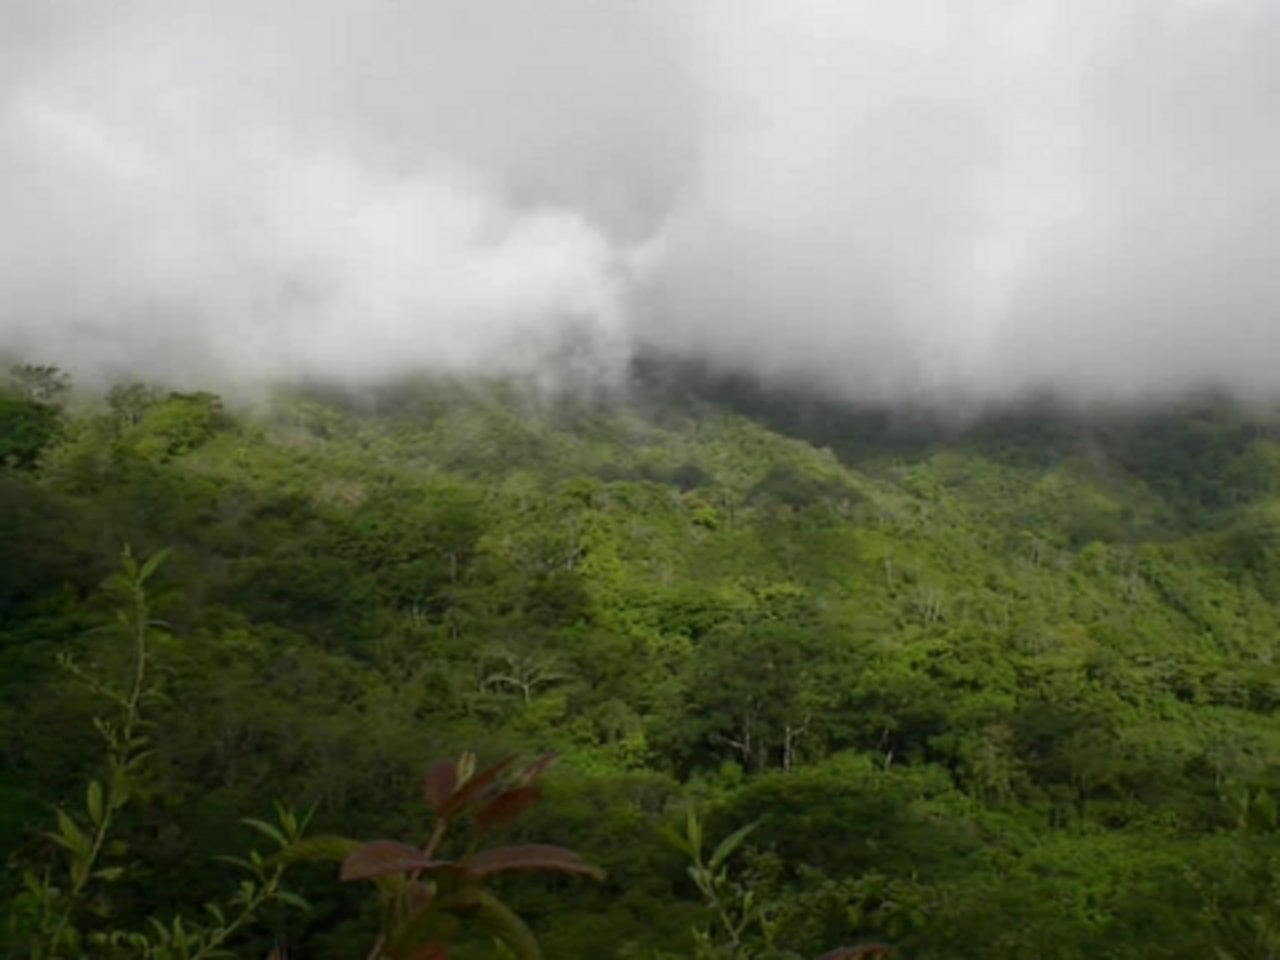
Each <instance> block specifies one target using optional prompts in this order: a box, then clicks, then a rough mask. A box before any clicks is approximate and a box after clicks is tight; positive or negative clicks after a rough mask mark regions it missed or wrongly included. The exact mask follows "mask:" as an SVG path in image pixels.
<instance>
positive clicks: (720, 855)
mask: <svg viewBox="0 0 1280 960" xmlns="http://www.w3.org/2000/svg"><path fill="white" fill-rule="evenodd" d="M758 826H760V821H759V820H756V821H755V822H753V823H748V824H747V825H746V826H745V827H741V828H739V829H738V830H735V831H734V832H733V833H731V834H729V835H728V836H727V837H725V838H724V839H723V840H721V841H720V843H719V844H718V845H717V846H716V849H715V852H714V853H712V854H711V859H710V860H708V861H707V866H708V867H710V868H711V869H712V870H713V871H714V870H718V869H719V868H720V867H721V866H722V865H723V864H724V862H725V861H726V860H728V859H729V857H731V856H732V855H733V851H735V850H737V849H738V847H739V846H741V845H742V841H743V840H745V839H747V836H748V835H749V834H750V833H751V831H752V830H754V829H755V828H756V827H758Z"/></svg>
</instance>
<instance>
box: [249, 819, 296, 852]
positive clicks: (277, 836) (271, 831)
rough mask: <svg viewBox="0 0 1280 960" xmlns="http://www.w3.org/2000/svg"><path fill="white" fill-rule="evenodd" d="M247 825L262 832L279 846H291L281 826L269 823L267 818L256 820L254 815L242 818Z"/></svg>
mask: <svg viewBox="0 0 1280 960" xmlns="http://www.w3.org/2000/svg"><path fill="white" fill-rule="evenodd" d="M240 822H241V823H243V824H244V825H245V826H246V827H252V828H253V829H254V830H257V831H258V832H259V833H260V834H262V835H263V836H265V837H267V838H268V839H270V840H272V841H274V842H275V844H276V846H278V847H281V848H283V847H287V846H289V841H288V840H287V839H285V835H284V834H283V833H281V832H280V830H279V828H277V827H275V826H273V825H272V824H270V823H267V822H266V821H265V820H255V819H254V818H253V817H243V818H241V820H240Z"/></svg>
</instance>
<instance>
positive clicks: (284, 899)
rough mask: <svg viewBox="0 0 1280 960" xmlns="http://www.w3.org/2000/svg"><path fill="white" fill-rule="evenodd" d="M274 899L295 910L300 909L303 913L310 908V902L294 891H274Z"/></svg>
mask: <svg viewBox="0 0 1280 960" xmlns="http://www.w3.org/2000/svg"><path fill="white" fill-rule="evenodd" d="M276 899H277V900H279V901H280V902H281V903H283V904H285V905H287V906H290V907H293V908H294V909H296V910H301V911H302V912H303V913H305V912H306V911H308V910H310V909H311V904H309V903H307V901H306V900H304V899H302V897H300V896H298V895H297V894H296V893H291V892H290V891H288V890H278V891H276Z"/></svg>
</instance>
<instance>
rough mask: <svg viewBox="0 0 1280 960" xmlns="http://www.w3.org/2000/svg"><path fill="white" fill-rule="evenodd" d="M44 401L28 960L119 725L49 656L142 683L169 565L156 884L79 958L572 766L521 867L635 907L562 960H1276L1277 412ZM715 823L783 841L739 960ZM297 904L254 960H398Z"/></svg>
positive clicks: (7, 422)
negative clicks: (479, 771)
mask: <svg viewBox="0 0 1280 960" xmlns="http://www.w3.org/2000/svg"><path fill="white" fill-rule="evenodd" d="M46 374H47V372H46ZM50 376H51V375H45V376H43V377H42V376H40V375H39V372H38V371H37V372H34V373H33V372H31V371H28V372H27V374H26V375H20V376H16V377H15V379H14V380H13V382H12V383H11V384H10V386H9V387H8V388H7V392H6V393H5V394H4V395H3V396H2V397H0V460H2V461H3V464H4V466H3V468H2V469H0V542H3V544H4V550H3V553H2V554H0V685H2V686H3V696H2V697H0V704H2V706H0V849H3V850H4V851H6V852H7V857H8V859H9V863H10V869H9V870H8V871H7V872H6V879H5V881H4V884H5V889H3V890H0V896H2V897H5V898H7V899H9V900H10V901H12V903H14V904H17V905H18V906H17V907H15V908H13V909H11V910H10V913H11V914H13V915H14V916H16V917H18V919H17V920H12V923H13V924H16V925H15V926H11V927H10V936H9V943H10V944H11V947H10V949H11V951H13V952H12V953H11V955H13V956H23V957H26V956H32V955H33V954H32V953H30V952H29V950H28V948H27V947H26V946H24V945H23V941H22V938H21V937H20V936H19V935H18V934H19V933H20V932H21V931H22V930H24V929H26V927H23V926H22V924H23V923H26V922H27V921H26V920H23V919H22V910H21V909H19V908H20V907H21V906H22V902H23V897H22V894H21V889H22V881H21V876H22V872H23V870H24V869H35V870H37V871H38V870H40V869H42V868H43V865H44V864H46V863H50V862H54V853H53V849H52V846H51V844H50V843H49V842H48V840H47V838H46V836H45V835H46V834H47V832H48V831H49V830H50V829H52V825H53V823H54V818H53V814H52V812H51V810H50V806H51V805H64V806H66V807H67V809H69V810H79V809H80V807H81V806H83V802H82V799H81V797H82V794H83V792H84V784H85V782H86V781H87V780H88V779H89V778H92V777H94V776H98V775H99V767H100V764H101V762H102V761H101V760H100V754H101V750H100V748H99V746H98V743H97V741H96V740H95V737H94V733H93V724H92V717H93V715H94V714H95V713H99V712H101V710H102V709H103V707H102V703H101V700H100V698H98V697H95V695H94V694H93V693H92V691H90V690H87V689H86V688H85V686H84V685H83V684H82V683H77V682H75V680H74V678H73V677H71V676H70V675H69V674H68V673H67V671H66V670H65V669H60V668H59V667H58V666H57V662H56V657H57V655H59V654H64V655H70V656H73V657H74V658H75V659H76V662H78V663H80V664H82V665H83V666H84V668H85V669H86V670H89V671H100V672H101V674H102V675H106V676H110V675H112V671H115V670H118V669H121V668H122V664H123V663H124V658H125V657H126V653H125V652H124V651H123V649H122V648H120V646H119V644H117V643H115V642H114V641H112V640H111V639H110V635H108V634H102V633H95V632H93V628H94V627H95V625H97V624H98V623H100V622H101V621H102V619H103V617H104V615H105V614H106V613H108V612H109V610H110V609H111V604H110V600H109V598H108V597H104V595H103V593H102V592H101V591H100V589H99V585H100V584H101V582H102V581H103V579H104V578H106V577H107V576H108V575H110V574H111V573H112V572H113V571H114V570H116V569H117V567H118V566H119V559H120V551H121V547H122V544H125V543H128V544H131V545H132V548H133V550H134V552H135V553H136V554H137V555H139V556H145V555H150V554H152V553H153V552H155V551H157V550H159V549H161V548H170V549H171V550H172V554H171V556H170V558H169V559H168V561H167V562H166V563H165V564H164V566H163V567H162V568H161V569H160V570H159V572H158V573H157V574H156V577H155V580H154V581H153V585H152V597H153V601H154V603H155V605H156V606H157V608H159V610H160V611H161V615H162V616H163V618H164V619H165V621H167V623H168V624H169V625H170V629H171V631H172V632H171V634H166V635H165V639H164V640H163V642H161V643H160V644H159V645H158V646H157V647H156V649H155V651H154V672H155V676H156V677H157V681H156V682H157V683H158V684H159V685H160V687H161V689H162V692H163V697H162V698H157V699H156V702H155V703H154V704H152V705H150V706H149V707H148V709H149V710H150V711H151V716H152V717H153V718H154V727H153V728H152V733H151V738H152V741H153V747H154V753H153V754H152V755H151V756H150V757H149V758H148V759H147V772H146V774H145V777H144V778H143V779H142V781H141V784H142V785H141V786H140V787H139V790H138V795H137V797H136V798H135V800H134V801H133V802H131V804H130V806H129V808H128V809H127V810H126V811H125V812H124V813H122V815H121V822H120V829H121V830H122V836H123V838H124V840H125V841H126V842H127V847H125V848H122V849H119V850H116V851H114V852H112V857H113V858H114V859H113V862H117V863H119V864H121V865H122V866H124V867H125V868H126V869H125V870H124V872H123V875H122V876H121V877H120V878H118V879H115V880H113V881H112V883H111V885H110V886H111V889H110V891H109V894H104V897H105V898H106V899H105V900H104V901H103V903H102V905H101V906H102V910H101V911H100V912H101V913H103V914H107V912H108V904H109V911H110V912H109V915H107V916H101V917H95V916H94V913H93V911H92V910H89V911H87V912H86V913H84V915H83V916H81V917H80V918H79V920H78V922H80V923H83V924H84V925H86V926H90V927H91V926H93V925H94V924H99V925H107V926H112V927H128V926H130V925H132V926H135V927H136V926H141V925H142V924H143V923H144V921H145V918H146V917H147V916H151V915H155V916H159V917H162V918H164V917H169V916H172V915H173V914H174V913H175V912H178V913H182V912H186V913H187V914H188V915H191V916H194V915H195V914H197V913H198V912H199V910H200V905H201V904H202V903H203V902H204V901H205V900H207V899H209V898H210V897H214V896H216V895H217V894H218V893H219V891H220V890H222V889H224V888H225V887H226V886H227V885H228V883H230V882H232V879H229V878H234V875H235V868H233V867H230V866H227V865H224V864H221V863H219V862H218V861H216V860H215V859H214V858H215V857H216V856H218V855H221V854H236V853H239V852H241V851H242V850H243V849H245V848H246V846H247V845H248V844H249V843H250V841H251V839H252V837H251V835H250V833H249V832H248V831H245V830H241V828H240V827H238V826H237V823H238V820H239V818H241V817H246V816H254V817H258V816H263V815H264V814H268V813H269V812H270V810H271V805H272V803H273V801H277V800H278V801H281V802H284V803H287V804H290V805H293V806H295V807H299V808H306V807H308V806H310V805H311V804H315V805H316V813H315V819H314V824H315V829H317V830H319V831H320V832H322V833H324V832H330V831H336V832H342V833H345V834H349V835H353V836H361V837H375V836H394V837H402V836H403V837H415V836H417V835H418V834H421V833H424V832H427V831H429V822H428V821H426V819H425V816H424V814H423V813H422V811H421V799H420V788H419V783H420V780H421V776H422V771H423V770H424V768H425V767H426V765H427V764H428V763H429V762H430V761H431V760H433V759H435V758H437V757H441V756H447V757H453V756H458V755H460V754H461V753H463V752H464V751H466V750H474V751H476V752H477V753H478V754H479V755H480V756H481V757H482V758H493V759H496V758H498V757H500V756H504V755H506V754H510V753H515V754H518V755H521V756H528V757H532V756H536V755H538V754H541V753H543V752H546V751H555V752H557V753H558V754H559V755H560V759H559V762H558V763H557V765H556V767H555V768H554V769H553V770H552V771H551V772H550V773H549V774H548V775H547V778H546V787H547V795H546V798H545V800H544V802H543V803H542V804H541V805H539V806H538V807H537V808H536V809H535V810H534V811H532V812H531V813H530V814H529V815H528V817H526V819H525V820H523V821H521V823H520V825H519V826H518V827H512V828H509V831H510V834H511V836H513V837H516V838H520V837H524V836H526V835H527V836H528V837H536V838H539V839H546V840H549V841H551V842H555V843H560V844H565V845H567V846H571V847H573V848H574V849H576V850H578V851H579V852H580V853H581V854H582V855H583V856H584V857H586V858H587V859H589V860H590V861H592V862H593V863H597V864H599V865H600V866H602V867H603V868H605V869H606V870H607V871H608V879H607V880H606V881H605V882H604V883H602V884H598V885H596V884H590V883H577V882H568V881H565V880H561V879H554V880H540V879H538V878H536V877H532V876H530V877H523V878H520V879H519V880H518V881H515V882H511V883H510V884H509V885H504V886H503V891H504V895H506V896H507V898H508V902H510V903H511V904H512V905H513V906H514V907H515V908H516V909H517V911H518V912H520V913H521V914H522V915H523V916H525V917H526V919H528V920H529V921H530V922H531V924H532V925H533V927H534V928H535V929H536V930H537V932H538V934H539V936H540V938H541V940H542V943H543V948H544V950H545V952H546V955H547V956H548V957H552V958H561V957H565V958H568V957H584V958H585V957H617V958H630V960H649V958H654V957H658V956H677V957H693V956H695V949H698V950H702V951H703V952H702V953H699V954H696V955H697V956H700V957H702V956H706V957H713V956H724V957H736V958H744V960H745V958H753V960H754V958H761V960H763V958H768V957H803V958H810V957H815V956H817V955H819V954H821V953H823V952H824V951H825V950H829V949H831V948H833V947H836V946H838V945H841V944H852V943H858V942H867V941H876V942H886V943H889V944H892V945H894V946H895V948H897V949H898V950H900V951H901V955H902V956H906V957H913V958H969V957H972V958H1028V957H1034V958H1044V960H1049V958H1075V957H1080V958H1085V957H1089V958H1093V957H1110V958H1129V957H1133V958H1138V957H1142V958H1154V957H1169V958H1173V957H1188V958H1190V957H1205V956H1221V957H1224V958H1233V960H1235V958H1263V957H1273V956H1277V955H1280V953H1278V952H1277V951H1280V859H1278V857H1280V845H1278V844H1277V834H1276V832H1275V827H1276V824H1275V816H1274V807H1273V806H1272V804H1271V801H1270V799H1269V798H1270V797H1271V796H1272V794H1273V793H1274V791H1276V790H1277V789H1280V720H1278V719H1277V707H1280V655H1278V654H1280V651H1278V650H1277V647H1278V645H1280V605H1278V604H1280V540H1277V533H1278V532H1280V426H1278V424H1280V421H1277V419H1276V418H1275V417H1274V416H1273V415H1272V414H1270V413H1266V412H1259V411H1250V410H1245V409H1242V408H1240V407H1237V406H1236V405H1234V404H1232V403H1231V402H1229V401H1228V400H1225V399H1223V398H1220V397H1214V396H1201V397H1197V398H1194V399H1191V400H1188V401H1186V402H1185V403H1182V404H1180V405H1177V406H1172V407H1166V408H1161V409H1152V410H1147V411H1119V412H1112V413H1109V414H1105V415H1104V414H1094V415H1086V414H1083V413H1079V412H1070V411H1066V410H1060V409H1058V408H1056V407H1054V406H1053V405H1051V404H1040V405H1036V406H1030V407H1023V408H1010V409H1009V410H1005V411H1002V412H998V413H995V414H991V415H989V416H986V417H984V418H980V419H978V420H976V421H972V422H968V423H966V424H964V425H953V426H945V425H937V424H936V423H934V422H933V421H932V420H930V419H929V418H928V417H925V416H923V415H921V416H916V417H906V416H902V415H893V414H890V413H887V412H883V411H879V412H877V411H867V410H848V409H843V408H841V407H839V406H837V405H833V404H820V403H816V402H812V401H807V400H805V399H804V398H800V397H779V396H778V395H775V394H769V393H766V392H764V391H762V390H760V389H759V388H756V387H753V386H751V385H749V384H747V385H744V384H740V383H738V384H735V383H732V382H728V381H714V380H711V379H708V378H700V377H698V376H696V375H692V374H689V373H688V372H687V371H686V372H683V373H681V372H677V373H672V374H669V375H657V374H653V375H648V376H642V377H639V378H638V379H637V381H636V382H635V384H633V385H632V387H631V388H630V389H629V390H628V391H625V392H623V393H620V394H617V395H609V396H602V397H598V398H591V399H583V398H577V399H566V398H563V397H560V398H557V397H549V396H545V395H536V394H532V393H529V392H526V391H523V390H521V389H520V388H517V387H515V386H512V385H510V384H477V383H474V382H473V383H466V384H464V383H450V382H441V381H421V382H420V381H413V382H405V383H402V384H398V385H396V386H394V387H387V388H383V389H380V390H376V391H350V392H347V391H342V390H338V389H333V388H322V387H314V388H306V389H303V388H296V389H292V390H289V391H281V392H278V393H276V394H274V395H271V396H270V397H257V398H255V399H254V400H252V401H244V402H232V401H231V400H230V399H226V400H223V399H219V398H218V397H217V396H215V395H213V394H209V393H194V392H189V393H174V392H168V391H162V390H158V389H152V388H148V387H144V386H141V385H133V386H121V387H116V388H114V389H113V390H111V391H110V392H109V393H107V394H106V395H105V396H89V395H73V394H71V393H69V392H64V391H62V390H61V389H60V386H59V384H58V383H56V382H53V381H51V380H50V379H49V377H50ZM690 808H693V809H696V810H698V811H700V812H701V815H702V816H703V818H704V819H705V823H706V829H707V831H708V834H709V835H711V836H713V837H718V836H721V835H724V834H727V833H729V832H730V831H732V830H734V829H736V828H738V827H741V826H743V825H745V824H747V823H749V822H751V821H755V820H757V819H761V821H762V822H761V824H760V826H759V827H757V828H756V830H755V831H754V832H753V833H751V834H750V836H749V837H748V838H747V840H746V842H745V844H744V846H743V848H742V849H741V850H740V851H739V852H738V853H737V854H736V855H735V856H734V857H733V859H732V860H731V861H729V863H730V871H729V879H730V880H731V881H732V882H733V883H736V884H738V885H740V886H741V888H742V889H743V890H747V889H749V890H751V891H752V892H753V895H754V899H753V902H754V903H755V904H759V907H758V908H752V909H753V910H754V911H755V912H754V913H752V920H751V923H750V924H748V925H747V927H746V928H745V930H744V933H743V935H742V937H741V943H739V944H737V945H736V946H733V945H729V944H728V943H727V942H726V941H724V939H723V938H721V939H720V940H716V937H717V936H718V934H717V932H716V931H717V930H718V929H719V928H718V927H717V926H716V923H717V921H716V918H715V917H714V916H712V915H709V914H708V913H707V911H706V909H705V907H704V905H703V902H702V898H701V896H700V894H699V891H698V889H697V888H696V887H695V885H694V884H693V883H692V882H691V880H690V878H689V877H688V876H687V874H686V871H685V864H684V861H683V859H682V855H681V854H680V852H679V851H677V850H675V849H673V848H672V847H671V845H670V844H669V843H667V842H666V841H664V839H663V837H662V835H661V833H660V831H659V828H660V827H663V826H673V825H678V824H680V823H682V822H683V819H684V816H685V811H686V810H688V809H690ZM295 877H296V879H295V880H294V881H293V882H294V888H295V889H297V890H298V892H300V893H301V894H302V895H303V896H304V897H306V899H307V900H308V901H309V903H310V909H308V910H306V911H302V910H287V911H285V910H273V911H270V912H268V913H267V914H266V915H264V916H263V917H262V918H260V922H259V923H257V925H256V926H255V927H254V928H253V929H251V930H248V931H247V932H246V933H245V934H244V936H242V937H240V938H239V939H238V940H237V941H236V946H235V947H234V955H235V956H244V957H262V956H266V954H267V952H268V951H269V950H270V949H271V945H272V943H273V942H276V940H277V938H283V939H287V942H288V943H289V944H291V945H292V949H293V953H292V954H290V956H293V957H298V958H301V957H307V958H317V960H328V958H333V960H339V958H344V960H345V958H348V957H357V956H359V957H363V956H364V955H365V953H366V952H367V949H368V943H369V931H370V930H371V929H372V927H371V925H372V924H373V922H374V918H373V917H372V915H371V914H370V911H369V910H368V909H367V908H365V907H363V906H362V903H363V901H362V899H361V897H360V896H359V893H360V891H357V890H354V889H351V888H349V887H348V886H345V885H339V884H337V883H336V882H335V881H334V871H333V869H332V868H326V867H321V866H305V867H300V868H298V870H297V871H296V874H295ZM706 928H710V930H711V933H710V935H709V936H710V941H708V942H704V943H702V945H701V946H700V947H698V946H695V943H694V938H693V936H692V933H691V931H694V930H699V929H706ZM711 941H714V942H711ZM468 950H470V951H472V952H470V953H468V952H467V951H468ZM706 951H713V952H706ZM714 951H720V952H714ZM735 951H736V952H735ZM1215 951H1218V952H1217V953H1215ZM454 955H456V956H459V957H463V958H465V957H470V956H475V957H481V956H490V955H494V954H492V953H490V952H488V947H487V946H486V944H485V943H484V942H481V941H477V942H476V943H474V944H472V945H470V946H467V945H465V944H464V945H462V946H461V947H460V948H459V950H458V952H457V953H456V954H451V956H454Z"/></svg>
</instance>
